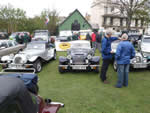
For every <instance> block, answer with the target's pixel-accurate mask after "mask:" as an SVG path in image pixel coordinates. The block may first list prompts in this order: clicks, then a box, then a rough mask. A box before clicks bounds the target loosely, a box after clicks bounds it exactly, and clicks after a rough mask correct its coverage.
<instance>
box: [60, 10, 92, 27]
mask: <svg viewBox="0 0 150 113" xmlns="http://www.w3.org/2000/svg"><path fill="white" fill-rule="evenodd" d="M75 12H78V13H79V14H80V16H81V17H82V18H83V19H84V20H85V22H86V23H87V24H88V25H89V26H90V27H91V28H92V26H91V24H90V23H89V22H88V21H87V20H86V19H85V17H84V16H83V15H82V14H81V13H80V11H79V10H78V9H76V10H75V11H73V12H72V13H71V14H70V15H69V16H68V17H67V18H66V19H65V20H64V21H63V22H62V23H61V24H60V25H59V26H61V25H63V24H64V23H65V22H66V21H67V20H68V19H69V18H70V17H71V16H72V15H73V14H74V13H75Z"/></svg>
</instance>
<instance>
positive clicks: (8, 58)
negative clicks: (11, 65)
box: [1, 55, 12, 62]
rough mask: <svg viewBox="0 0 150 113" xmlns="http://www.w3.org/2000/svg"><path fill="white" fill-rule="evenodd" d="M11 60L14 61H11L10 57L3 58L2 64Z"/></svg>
mask: <svg viewBox="0 0 150 113" xmlns="http://www.w3.org/2000/svg"><path fill="white" fill-rule="evenodd" d="M10 60H12V59H11V58H10V56H8V55H7V56H3V57H1V61H2V62H5V61H10Z"/></svg>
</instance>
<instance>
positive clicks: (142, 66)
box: [130, 63, 149, 69]
mask: <svg viewBox="0 0 150 113" xmlns="http://www.w3.org/2000/svg"><path fill="white" fill-rule="evenodd" d="M130 65H131V66H132V67H133V68H135V69H138V68H147V67H148V66H149V63H131V64H130Z"/></svg>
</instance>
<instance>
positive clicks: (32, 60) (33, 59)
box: [28, 56, 38, 62]
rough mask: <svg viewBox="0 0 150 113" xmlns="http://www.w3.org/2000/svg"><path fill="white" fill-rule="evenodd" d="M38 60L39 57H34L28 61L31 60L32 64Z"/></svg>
mask: <svg viewBox="0 0 150 113" xmlns="http://www.w3.org/2000/svg"><path fill="white" fill-rule="evenodd" d="M37 59H38V56H33V57H31V58H29V59H28V60H29V61H30V62H34V61H36V60H37Z"/></svg>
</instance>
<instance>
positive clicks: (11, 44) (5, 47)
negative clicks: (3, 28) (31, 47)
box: [0, 40, 25, 57]
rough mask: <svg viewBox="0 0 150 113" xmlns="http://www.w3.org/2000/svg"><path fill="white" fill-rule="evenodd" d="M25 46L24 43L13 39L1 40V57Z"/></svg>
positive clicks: (14, 52)
mask: <svg viewBox="0 0 150 113" xmlns="http://www.w3.org/2000/svg"><path fill="white" fill-rule="evenodd" d="M24 48H25V45H24V44H18V43H17V42H16V41H12V40H0V57H2V56H4V55H9V54H12V53H13V54H16V53H18V52H19V51H20V50H23V49H24Z"/></svg>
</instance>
